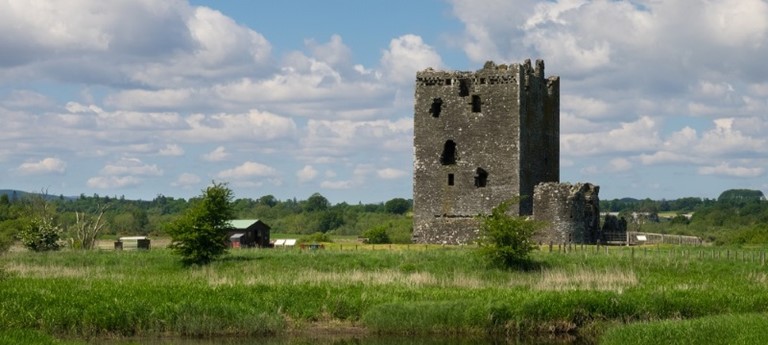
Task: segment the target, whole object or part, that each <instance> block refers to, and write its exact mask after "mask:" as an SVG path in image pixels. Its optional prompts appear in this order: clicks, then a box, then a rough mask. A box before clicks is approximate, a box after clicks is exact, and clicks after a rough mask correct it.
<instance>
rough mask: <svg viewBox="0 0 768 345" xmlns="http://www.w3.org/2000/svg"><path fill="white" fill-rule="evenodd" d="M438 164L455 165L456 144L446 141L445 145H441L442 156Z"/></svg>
mask: <svg viewBox="0 0 768 345" xmlns="http://www.w3.org/2000/svg"><path fill="white" fill-rule="evenodd" d="M440 164H442V165H451V164H456V143H455V142H453V140H448V141H446V142H445V145H443V154H441V155H440Z"/></svg>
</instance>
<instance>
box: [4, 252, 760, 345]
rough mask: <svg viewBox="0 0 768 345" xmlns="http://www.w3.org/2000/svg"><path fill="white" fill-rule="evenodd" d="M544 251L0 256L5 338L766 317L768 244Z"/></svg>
mask: <svg viewBox="0 0 768 345" xmlns="http://www.w3.org/2000/svg"><path fill="white" fill-rule="evenodd" d="M561 250H562V249H561ZM534 257H535V259H536V261H537V262H538V263H539V267H538V268H537V269H536V270H533V271H529V272H507V271H501V270H496V269H489V268H486V267H485V266H484V265H483V263H482V262H481V261H479V259H478V258H477V257H476V256H475V255H474V253H473V251H472V249H471V248H469V247H450V246H446V247H442V246H421V245H409V246H406V245H395V246H391V247H390V246H388V245H379V246H370V245H359V244H355V243H354V242H352V241H350V242H340V243H335V244H328V245H326V249H325V250H316V251H310V250H303V251H302V250H299V249H298V248H294V249H272V250H258V249H256V250H237V251H233V252H232V253H231V255H229V256H227V257H226V258H225V259H223V260H221V261H218V262H215V263H213V264H212V265H210V266H208V267H202V268H200V267H197V268H185V267H183V266H181V265H180V264H179V263H178V258H177V257H174V256H173V255H172V254H171V252H169V251H167V250H165V249H159V248H156V247H155V248H154V249H152V250H151V251H142V252H136V251H134V252H128V251H125V252H114V251H91V252H78V251H62V252H55V253H29V252H23V251H14V252H11V253H8V254H6V255H5V256H2V257H0V267H2V271H3V272H4V273H0V274H1V278H0V296H2V297H3V298H2V301H1V302H0V339H3V338H1V337H3V336H8V334H9V332H11V330H18V329H27V330H32V332H33V333H34V334H35V335H34V336H39V335H40V334H43V335H54V336H66V337H81V338H86V337H109V336H143V335H158V334H170V335H181V336H227V335H232V336H261V335H274V334H282V333H285V332H292V331H296V330H302V329H308V328H310V329H311V328H314V327H321V328H332V329H343V330H346V331H349V332H363V333H384V334H443V335H445V334H461V335H475V336H476V335H487V334H495V335H497V336H516V335H519V334H542V333H545V334H557V333H560V334H563V333H568V334H580V335H581V336H583V337H586V338H588V339H592V340H595V339H598V338H599V337H600V335H601V334H602V333H603V331H605V330H606V329H608V330H609V331H608V335H609V336H610V337H619V335H613V334H614V333H615V332H619V330H620V329H623V328H625V327H626V328H627V329H629V330H630V331H631V330H632V329H633V328H631V327H655V326H653V325H655V324H656V323H654V322H656V321H660V320H673V321H675V322H677V320H682V322H694V323H695V322H697V321H696V320H703V321H700V322H702V325H703V326H701V327H704V328H709V329H717V327H718V322H709V321H706V320H708V318H711V317H724V318H729V317H732V318H741V319H747V320H752V321H754V322H757V323H761V322H765V316H764V315H765V314H764V313H766V312H768V269H767V268H766V266H765V265H764V264H763V261H764V259H763V258H764V252H763V249H760V248H754V249H751V250H748V251H743V250H742V251H736V250H733V249H729V250H726V249H717V248H701V247H687V248H684V249H674V248H672V247H661V248H657V247H653V248H635V249H629V248H609V249H608V250H606V249H605V248H604V247H603V248H600V249H599V250H598V249H597V248H594V247H586V248H583V249H582V248H571V251H570V252H558V249H557V248H554V249H553V252H551V253H550V252H549V250H548V248H542V250H541V251H540V252H536V253H534ZM715 320H719V319H715ZM637 322H644V323H640V324H639V326H635V325H630V326H622V325H625V324H632V323H637ZM664 325H665V326H663V327H683V328H684V327H687V326H676V325H677V324H674V323H672V324H671V326H666V324H664ZM683 325H685V324H683ZM658 327H662V326H658ZM614 328H615V329H616V330H614ZM38 332H43V333H38ZM628 332H629V331H628ZM616 334H618V333H616ZM11 336H16V337H20V335H19V334H15V335H14V334H11ZM756 336H762V335H761V334H758V335H756ZM610 337H607V338H606V339H614V338H610ZM630 337H631V336H630ZM762 339H765V338H762ZM30 343H34V342H30ZM614 343H616V342H614Z"/></svg>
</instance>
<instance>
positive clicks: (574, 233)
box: [533, 182, 600, 243]
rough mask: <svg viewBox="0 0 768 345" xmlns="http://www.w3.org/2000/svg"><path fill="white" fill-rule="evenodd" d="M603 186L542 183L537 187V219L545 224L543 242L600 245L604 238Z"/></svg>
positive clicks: (539, 234)
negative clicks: (600, 192)
mask: <svg viewBox="0 0 768 345" xmlns="http://www.w3.org/2000/svg"><path fill="white" fill-rule="evenodd" d="M599 191H600V187H599V186H595V185H593V184H590V183H577V184H573V185H572V184H569V183H555V182H546V183H541V184H539V185H537V186H536V187H535V191H534V197H533V218H534V219H535V220H537V221H543V222H545V227H544V228H543V229H542V230H541V231H540V232H539V233H538V234H537V235H536V240H537V241H538V242H541V243H596V242H597V240H598V239H599V238H600V233H599V231H600V229H599V224H600V222H599V219H600V218H599V217H600V210H599V208H598V207H599V204H600V200H599V197H598V194H599Z"/></svg>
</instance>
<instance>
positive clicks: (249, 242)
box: [227, 219, 270, 248]
mask: <svg viewBox="0 0 768 345" xmlns="http://www.w3.org/2000/svg"><path fill="white" fill-rule="evenodd" d="M229 225H230V226H232V230H230V231H229V233H228V234H227V238H229V246H230V247H231V248H252V247H262V248H265V247H269V229H270V228H269V225H267V224H266V223H264V222H262V221H261V220H258V219H235V220H231V221H229Z"/></svg>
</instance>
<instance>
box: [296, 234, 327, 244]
mask: <svg viewBox="0 0 768 345" xmlns="http://www.w3.org/2000/svg"><path fill="white" fill-rule="evenodd" d="M301 242H302V243H319V242H333V240H332V239H331V236H330V235H328V234H327V233H322V232H316V233H314V234H310V235H306V236H303V237H302V238H301Z"/></svg>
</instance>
